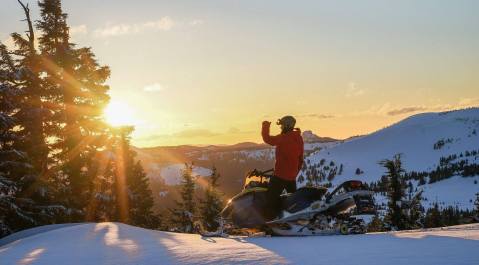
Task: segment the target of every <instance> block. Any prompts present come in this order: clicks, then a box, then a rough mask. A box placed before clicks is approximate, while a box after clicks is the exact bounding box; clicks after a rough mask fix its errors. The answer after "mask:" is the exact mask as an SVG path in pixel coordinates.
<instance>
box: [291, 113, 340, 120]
mask: <svg viewBox="0 0 479 265" xmlns="http://www.w3.org/2000/svg"><path fill="white" fill-rule="evenodd" d="M297 117H298V118H312V119H331V118H335V117H336V116H334V115H331V114H317V113H310V114H301V115H298V116H297Z"/></svg>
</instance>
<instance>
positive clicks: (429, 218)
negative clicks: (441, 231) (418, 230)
mask: <svg viewBox="0 0 479 265" xmlns="http://www.w3.org/2000/svg"><path fill="white" fill-rule="evenodd" d="M441 226H443V223H442V218H441V211H440V210H439V205H438V204H437V202H436V203H434V206H433V208H429V209H428V210H427V212H426V217H425V220H424V227H426V228H432V227H441Z"/></svg>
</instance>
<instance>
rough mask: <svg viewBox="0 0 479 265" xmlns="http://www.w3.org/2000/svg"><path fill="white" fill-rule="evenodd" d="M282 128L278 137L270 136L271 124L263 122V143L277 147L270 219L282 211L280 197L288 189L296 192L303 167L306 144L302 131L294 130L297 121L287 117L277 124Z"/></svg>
mask: <svg viewBox="0 0 479 265" xmlns="http://www.w3.org/2000/svg"><path fill="white" fill-rule="evenodd" d="M276 124H277V125H280V126H281V133H280V134H278V135H276V136H271V135H270V134H269V129H270V126H271V122H269V121H263V128H262V130H261V135H262V136H263V141H264V142H265V143H267V144H269V145H272V146H275V147H276V151H275V154H276V162H275V166H274V177H272V178H271V179H270V182H269V188H268V201H269V203H270V212H269V213H268V217H270V218H275V217H276V216H277V214H278V212H279V210H280V205H279V203H280V200H279V196H280V195H281V193H283V190H285V189H286V191H287V192H295V191H296V176H297V175H298V173H299V171H300V170H301V167H302V166H303V152H304V143H303V137H301V131H300V130H299V129H298V128H294V126H295V124H296V119H294V117H292V116H285V117H283V118H281V119H279V120H278V122H277V123H276Z"/></svg>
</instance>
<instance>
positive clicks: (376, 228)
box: [368, 214, 384, 232]
mask: <svg viewBox="0 0 479 265" xmlns="http://www.w3.org/2000/svg"><path fill="white" fill-rule="evenodd" d="M382 231H384V221H383V220H382V219H381V218H380V217H379V216H378V215H377V214H375V215H374V217H373V219H372V220H371V223H369V225H368V232H382Z"/></svg>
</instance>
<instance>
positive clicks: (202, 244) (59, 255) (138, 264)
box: [0, 223, 479, 265]
mask: <svg viewBox="0 0 479 265" xmlns="http://www.w3.org/2000/svg"><path fill="white" fill-rule="evenodd" d="M478 248H479V224H474V225H463V226H455V227H449V228H444V229H430V230H417V231H403V232H397V233H376V234H367V235H353V236H317V237H281V238H280V237H261V238H244V237H231V238H205V237H201V236H199V235H193V234H178V233H170V232H160V231H153V230H147V229H142V228H138V227H132V226H129V225H125V224H120V223H98V224H91V223H88V224H82V225H76V226H71V227H65V228H60V229H56V230H53V231H49V232H45V233H42V234H37V235H34V236H31V237H28V238H24V239H20V240H17V241H15V242H12V243H10V244H8V245H5V246H2V247H0V260H1V263H2V264H40V265H41V264H45V265H47V264H48V265H49V264H72V265H74V264H82V265H88V264H112V265H113V264H115V265H130V264H131V265H133V264H134V265H149V264H151V265H153V264H317V265H321V264H327V265H331V264H345V265H347V264H391V265H401V264H405V265H406V264H407V265H412V264H424V265H427V264H434V265H438V264H457V265H460V264H477V261H478V260H479V252H478V251H477V249H478Z"/></svg>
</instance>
